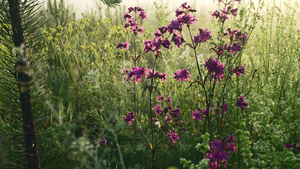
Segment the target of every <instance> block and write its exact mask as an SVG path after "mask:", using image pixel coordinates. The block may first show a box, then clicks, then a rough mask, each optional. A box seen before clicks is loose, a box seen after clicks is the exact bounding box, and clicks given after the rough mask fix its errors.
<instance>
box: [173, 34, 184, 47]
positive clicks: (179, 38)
mask: <svg viewBox="0 0 300 169" xmlns="http://www.w3.org/2000/svg"><path fill="white" fill-rule="evenodd" d="M172 41H173V42H174V43H175V45H176V46H177V47H178V48H180V46H181V45H182V43H183V42H184V39H183V36H182V35H178V34H177V32H176V31H175V32H174V34H173V37H172Z"/></svg>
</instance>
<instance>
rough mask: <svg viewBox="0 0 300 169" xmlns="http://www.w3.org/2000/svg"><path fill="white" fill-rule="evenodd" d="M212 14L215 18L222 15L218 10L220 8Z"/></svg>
mask: <svg viewBox="0 0 300 169" xmlns="http://www.w3.org/2000/svg"><path fill="white" fill-rule="evenodd" d="M211 16H212V17H213V19H215V18H216V19H217V18H219V17H220V12H219V11H218V10H215V11H214V12H213V13H212V14H211Z"/></svg>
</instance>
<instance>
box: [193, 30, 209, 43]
mask: <svg viewBox="0 0 300 169" xmlns="http://www.w3.org/2000/svg"><path fill="white" fill-rule="evenodd" d="M210 34H211V31H208V30H207V29H206V30H205V31H204V30H203V29H199V33H198V34H197V35H196V36H194V43H204V42H206V41H208V40H209V39H210V38H211V35H210Z"/></svg>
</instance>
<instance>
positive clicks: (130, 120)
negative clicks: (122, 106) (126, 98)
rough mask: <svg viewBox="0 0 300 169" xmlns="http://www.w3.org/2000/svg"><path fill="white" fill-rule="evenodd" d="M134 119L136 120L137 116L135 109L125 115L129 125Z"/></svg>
mask: <svg viewBox="0 0 300 169" xmlns="http://www.w3.org/2000/svg"><path fill="white" fill-rule="evenodd" d="M134 120H135V117H134V112H133V111H132V112H128V113H127V116H125V119H124V121H125V122H126V123H129V125H131V124H132V122H133V121H134Z"/></svg>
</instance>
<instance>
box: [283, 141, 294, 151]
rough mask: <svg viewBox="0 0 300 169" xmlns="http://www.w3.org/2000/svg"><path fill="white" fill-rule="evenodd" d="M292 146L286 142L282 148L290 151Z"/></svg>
mask: <svg viewBox="0 0 300 169" xmlns="http://www.w3.org/2000/svg"><path fill="white" fill-rule="evenodd" d="M292 147H293V146H292V145H290V142H287V143H286V144H285V146H284V148H286V149H291V148H292Z"/></svg>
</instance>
